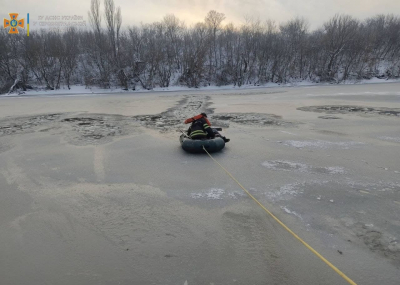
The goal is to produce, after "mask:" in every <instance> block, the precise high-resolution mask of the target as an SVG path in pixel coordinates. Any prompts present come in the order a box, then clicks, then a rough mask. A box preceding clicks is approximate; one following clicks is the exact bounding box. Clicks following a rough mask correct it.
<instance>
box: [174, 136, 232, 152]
mask: <svg viewBox="0 0 400 285" xmlns="http://www.w3.org/2000/svg"><path fill="white" fill-rule="evenodd" d="M179 141H180V142H181V146H182V148H183V149H184V150H185V151H187V152H191V153H203V152H204V149H203V146H204V148H205V149H206V150H207V151H208V152H216V151H220V150H221V149H223V148H224V147H225V142H224V140H223V139H222V138H220V137H215V138H213V139H205V140H192V139H190V138H189V137H187V136H186V135H184V134H181V136H180V138H179Z"/></svg>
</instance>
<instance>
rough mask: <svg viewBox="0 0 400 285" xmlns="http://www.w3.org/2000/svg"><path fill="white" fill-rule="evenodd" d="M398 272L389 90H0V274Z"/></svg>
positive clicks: (376, 276)
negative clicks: (206, 122) (211, 138)
mask: <svg viewBox="0 0 400 285" xmlns="http://www.w3.org/2000/svg"><path fill="white" fill-rule="evenodd" d="M203 111H205V112H207V114H209V118H210V121H211V122H212V123H213V125H214V126H220V127H223V129H224V130H223V134H224V135H226V136H227V137H229V138H230V139H231V141H230V142H229V143H228V144H227V146H226V148H225V149H224V150H223V151H222V152H220V153H216V154H214V155H213V156H214V158H215V159H217V160H218V161H219V162H220V163H221V164H222V165H223V166H224V167H226V168H227V169H228V170H229V171H230V172H231V173H232V174H233V175H234V176H235V177H236V178H237V179H238V180H239V181H240V183H241V184H242V185H243V186H244V187H246V189H248V190H249V191H250V193H251V194H252V195H254V196H255V197H256V198H257V199H258V200H259V201H260V202H261V203H262V204H263V205H264V206H265V207H266V208H268V209H269V210H270V211H272V212H273V213H274V214H275V215H276V216H277V217H278V218H279V219H280V220H282V221H283V222H284V223H285V224H286V225H287V226H289V228H291V229H292V230H293V231H294V232H295V233H297V234H298V235H299V236H300V237H301V238H302V239H304V240H305V241H306V242H307V243H309V244H310V245H311V246H312V247H313V248H314V249H316V250H317V251H318V252H319V253H321V254H322V255H323V256H324V257H325V258H327V259H328V260H329V261H330V262H331V263H333V264H334V265H335V266H336V267H338V268H339V269H340V270H341V271H343V272H344V273H345V274H346V275H347V276H348V277H349V278H351V279H352V280H354V282H356V283H357V284H371V285H373V284H374V285H375V284H385V285H386V284H393V285H394V284H398V282H399V279H400V244H399V239H400V218H399V217H400V150H399V147H400V84H391V83H388V84H370V85H347V86H322V87H317V86H313V87H295V88H260V89H249V90H219V91H190V92H167V93H162V92H154V93H152V92H149V93H133V94H127V93H124V94H122V93H121V94H119V93H118V94H110V95H104V94H103V95H89V94H88V95H85V94H82V95H74V96H52V95H46V96H43V95H41V96H26V97H0V284H30V285H35V284H66V285H71V284H74V285H75V284H82V285H83V284H85V285H88V284H89V285H90V284H140V285H146V284H149V285H150V284H160V285H164V284H166V285H169V284H182V285H183V284H185V283H186V284H187V285H191V284H207V285H208V284H215V285H218V284H245V285H249V284H255V285H258V284H348V283H347V282H346V281H345V280H344V279H342V278H341V277H340V276H339V275H338V274H337V273H335V272H334V271H333V270H332V269H331V268H329V267H328V266H327V265H326V264H325V263H323V262H322V261H321V260H320V259H318V258H317V257H316V256H315V255H314V254H313V253H311V252H310V251H309V250H308V249H306V248H305V247H304V246H303V245H302V244H301V243H300V242H299V241H298V240H296V239H295V238H294V237H293V236H291V235H290V234H289V233H288V232H287V231H286V230H284V229H283V228H282V227H281V226H280V225H279V224H278V223H276V221H274V220H273V219H272V218H271V217H270V216H268V215H267V214H266V213H265V212H264V211H263V210H262V209H261V208H260V207H259V206H258V205H257V204H256V203H255V202H254V201H252V200H251V199H250V198H249V197H248V196H246V194H245V193H244V192H243V190H242V189H241V188H240V187H239V186H238V185H237V184H236V183H235V182H234V181H232V180H231V179H230V178H229V176H227V175H226V174H225V173H224V172H223V170H222V169H221V168H219V167H218V165H216V164H215V163H214V162H213V161H212V160H211V159H210V158H209V157H208V156H207V155H191V154H188V153H185V152H184V151H183V150H182V149H181V148H180V144H179V141H178V137H179V133H178V132H177V129H178V128H185V127H186V126H185V125H183V124H182V122H183V120H184V119H185V118H187V117H191V116H193V115H196V114H198V113H200V112H203Z"/></svg>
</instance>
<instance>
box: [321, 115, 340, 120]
mask: <svg viewBox="0 0 400 285" xmlns="http://www.w3.org/2000/svg"><path fill="white" fill-rule="evenodd" d="M318 118H320V119H325V120H338V119H341V118H340V117H336V116H329V115H326V116H319V117H318Z"/></svg>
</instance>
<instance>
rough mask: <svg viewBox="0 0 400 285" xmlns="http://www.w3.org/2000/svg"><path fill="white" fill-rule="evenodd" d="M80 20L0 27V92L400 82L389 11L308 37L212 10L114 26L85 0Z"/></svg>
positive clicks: (330, 25) (107, 1) (108, 10)
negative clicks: (193, 18)
mask: <svg viewBox="0 0 400 285" xmlns="http://www.w3.org/2000/svg"><path fill="white" fill-rule="evenodd" d="M102 6H104V7H102ZM88 16H89V20H90V28H89V29H76V28H73V27H71V28H68V29H67V30H63V31H55V30H40V31H32V32H31V33H30V36H29V37H27V36H26V35H22V34H20V35H9V34H7V31H6V30H5V29H3V30H2V31H1V32H0V92H1V93H4V92H8V91H9V90H10V89H17V88H22V89H26V88H30V86H32V85H42V86H43V85H45V86H46V88H48V89H59V88H61V86H63V85H64V86H67V87H68V88H70V86H71V85H73V84H85V85H86V86H99V87H102V88H111V87H116V86H118V87H120V88H122V89H125V90H128V89H133V90H135V89H136V88H137V87H138V86H140V87H141V88H144V89H149V90H150V89H152V88H154V87H157V86H158V87H168V86H171V85H183V86H188V87H195V88H197V87H201V86H208V85H217V86H222V85H229V84H233V85H235V86H242V85H244V84H253V85H262V84H265V83H268V82H274V83H287V82H294V81H300V80H308V81H312V82H333V83H340V82H342V81H345V80H350V79H351V80H359V79H369V78H372V77H374V76H376V77H384V78H397V77H400V18H399V17H398V16H394V15H377V16H375V17H372V18H368V19H366V20H363V21H360V20H358V19H355V18H353V17H351V16H348V15H335V16H334V17H332V18H331V19H329V20H328V21H326V22H325V23H324V24H323V25H322V27H320V28H319V29H317V30H313V31H311V30H310V29H309V27H308V24H307V21H306V20H305V19H301V18H295V19H292V20H290V21H288V22H286V23H284V24H280V25H277V24H276V23H274V22H272V21H264V22H263V21H261V20H254V19H247V20H246V22H245V23H244V24H242V25H240V26H235V25H234V24H232V23H228V24H225V25H224V24H223V22H224V21H225V15H224V14H223V13H219V12H216V11H213V10H212V11H210V12H209V13H208V14H207V15H206V16H205V19H204V21H203V22H200V23H197V24H195V25H192V26H190V27H188V26H187V25H185V23H184V22H183V21H181V20H179V18H177V17H176V16H174V15H166V16H165V17H164V18H163V20H162V21H160V22H155V23H152V24H141V25H140V26H130V27H126V28H122V16H121V9H120V8H119V7H118V8H117V7H115V3H114V0H104V2H103V5H101V3H100V0H92V1H91V6H90V11H89V12H88Z"/></svg>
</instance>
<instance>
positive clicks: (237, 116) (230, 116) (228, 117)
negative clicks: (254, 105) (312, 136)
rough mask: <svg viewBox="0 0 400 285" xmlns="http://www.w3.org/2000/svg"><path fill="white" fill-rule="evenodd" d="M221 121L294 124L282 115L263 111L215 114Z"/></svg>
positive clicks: (250, 123)
mask: <svg viewBox="0 0 400 285" xmlns="http://www.w3.org/2000/svg"><path fill="white" fill-rule="evenodd" d="M213 118H214V119H217V120H219V121H227V122H233V123H237V124H241V125H256V126H292V125H294V124H293V123H291V122H287V121H284V120H282V117H281V116H277V115H274V114H263V113H223V114H218V115H214V116H213Z"/></svg>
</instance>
